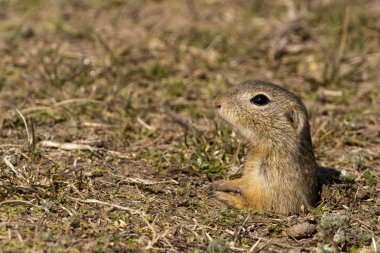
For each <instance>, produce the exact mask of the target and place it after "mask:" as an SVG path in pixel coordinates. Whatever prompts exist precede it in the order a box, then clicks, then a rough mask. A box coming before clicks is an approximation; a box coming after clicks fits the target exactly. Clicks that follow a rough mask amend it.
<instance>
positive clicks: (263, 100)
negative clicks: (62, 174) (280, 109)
mask: <svg viewBox="0 0 380 253" xmlns="http://www.w3.org/2000/svg"><path fill="white" fill-rule="evenodd" d="M250 102H251V104H255V105H266V104H268V103H269V98H268V97H267V96H265V95H263V94H258V95H256V96H254V97H253V98H251V100H250Z"/></svg>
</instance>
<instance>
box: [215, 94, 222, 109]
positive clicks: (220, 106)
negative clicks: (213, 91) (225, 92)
mask: <svg viewBox="0 0 380 253" xmlns="http://www.w3.org/2000/svg"><path fill="white" fill-rule="evenodd" d="M220 100H221V99H220V96H218V97H217V98H216V99H215V107H216V109H220V108H222V103H221V101H220Z"/></svg>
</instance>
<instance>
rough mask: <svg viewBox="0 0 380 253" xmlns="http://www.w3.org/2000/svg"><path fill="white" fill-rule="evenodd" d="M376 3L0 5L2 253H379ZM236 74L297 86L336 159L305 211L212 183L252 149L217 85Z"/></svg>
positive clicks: (234, 170)
mask: <svg viewBox="0 0 380 253" xmlns="http://www.w3.org/2000/svg"><path fill="white" fill-rule="evenodd" d="M379 16H380V4H379V2H378V1H376V0H373V1H338V0H336V1H334V0H324V1H285V0H281V1H280V0H277V1H261V0H258V1H242V0H239V1H236V0H229V1H214V0H199V1H192V0H188V1H140V0H130V1H122V0H111V1H98V0H89V1H82V0H70V1H66V0H57V1H53V0H51V1H48V0H33V1H22V0H12V1H5V0H3V1H0V110H1V114H0V126H1V129H0V155H1V164H0V169H1V171H0V177H1V180H0V198H1V199H0V245H1V249H2V251H4V252H43V251H46V252H93V251H96V252H140V251H142V250H146V251H152V252H204V251H209V252H259V251H263V252H272V251H274V252H290V251H292V252H299V251H312V252H340V251H345V252H358V251H359V250H361V252H370V251H371V250H372V251H373V250H375V249H376V247H377V251H378V252H379V244H380V241H379V237H380V232H379V230H380V218H379V217H380V216H379V215H380V200H379V196H380V189H379V187H380V186H379V177H380V176H379V168H380V125H379V123H380V81H379V80H380V72H379V66H380V45H379V41H380V19H379ZM245 79H263V80H269V81H273V82H275V83H279V84H281V85H283V86H285V87H287V88H289V89H291V90H292V91H294V92H295V93H297V94H299V95H300V96H301V97H302V99H303V100H304V101H305V104H306V106H307V108H308V110H309V113H310V123H311V127H312V137H313V141H314V146H315V152H316V157H317V159H318V163H319V164H320V165H322V166H325V167H329V168H333V169H335V170H337V171H339V172H340V175H339V173H338V175H335V176H331V177H328V179H329V183H328V184H326V185H325V186H324V187H323V191H322V196H321V202H320V204H319V205H318V207H317V208H316V209H315V210H312V211H311V213H309V214H302V215H298V216H289V217H284V216H276V215H274V214H270V213H268V214H265V215H258V214H256V213H255V211H254V210H244V211H237V210H232V209H229V208H227V207H225V206H223V205H222V204H220V203H219V202H217V201H215V200H213V199H212V198H210V197H209V196H208V193H209V190H208V187H209V185H210V183H211V182H212V181H215V180H219V179H223V178H224V179H228V178H231V177H236V175H238V174H239V172H240V170H239V169H240V168H241V164H242V163H243V162H244V159H243V157H244V153H245V152H246V147H245V145H244V143H240V142H239V140H238V139H237V138H235V137H234V135H233V134H231V132H230V131H229V130H228V129H227V128H226V127H225V126H224V125H223V124H221V123H220V122H219V121H218V120H217V119H216V118H215V116H214V112H213V98H215V96H216V95H217V94H218V93H220V92H223V91H225V90H226V89H227V88H229V87H231V86H233V85H235V84H237V83H239V82H240V81H242V80H245ZM16 109H17V110H18V112H17V111H16ZM24 119H25V122H24ZM25 125H27V127H25ZM63 143H66V144H64V145H62V144H63ZM238 150H240V151H238Z"/></svg>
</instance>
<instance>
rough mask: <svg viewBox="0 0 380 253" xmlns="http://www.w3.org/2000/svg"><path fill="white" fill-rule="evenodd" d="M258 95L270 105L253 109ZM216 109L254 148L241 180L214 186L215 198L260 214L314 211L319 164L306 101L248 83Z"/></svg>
mask: <svg viewBox="0 0 380 253" xmlns="http://www.w3.org/2000/svg"><path fill="white" fill-rule="evenodd" d="M257 94H264V95H266V96H267V97H268V98H269V100H270V102H269V103H268V104H266V105H261V106H260V105H255V104H252V103H251V102H250V99H251V98H252V97H254V96H255V95H257ZM215 104H216V106H217V111H218V113H219V115H220V116H221V117H222V118H223V119H224V120H225V121H227V122H228V123H229V124H230V125H231V126H232V128H233V129H234V130H235V131H236V132H238V133H240V134H241V135H242V136H243V137H244V138H245V139H247V140H248V141H249V144H250V146H251V150H250V152H249V153H248V154H247V157H246V163H245V167H244V172H243V176H242V178H240V179H236V180H231V181H223V182H217V183H215V184H214V190H215V192H214V193H215V196H216V197H217V198H218V199H219V200H221V201H222V202H224V203H226V204H227V205H229V206H232V207H236V208H245V207H250V208H253V209H256V210H257V211H259V212H264V211H274V212H276V213H280V214H290V213H298V212H300V211H302V210H303V209H306V208H307V207H308V206H312V205H313V204H314V203H315V200H316V176H315V173H316V169H317V164H316V162H315V158H314V154H313V149H312V143H311V137H310V127H309V123H308V116H307V112H306V109H305V106H304V105H303V103H302V101H301V100H300V99H299V98H298V97H297V96H296V95H294V94H293V93H291V92H289V91H287V90H285V89H284V88H282V87H280V86H277V85H275V84H272V83H268V82H264V81H246V82H243V83H242V84H240V85H238V86H235V87H233V88H232V89H230V90H229V91H227V92H226V93H224V94H222V95H220V96H218V97H217V99H216V101H215Z"/></svg>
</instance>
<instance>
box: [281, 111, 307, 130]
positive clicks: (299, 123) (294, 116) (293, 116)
mask: <svg viewBox="0 0 380 253" xmlns="http://www.w3.org/2000/svg"><path fill="white" fill-rule="evenodd" d="M285 116H286V118H287V119H288V120H289V122H290V124H291V125H292V126H293V128H294V129H295V130H296V131H297V132H298V133H299V132H300V131H301V130H302V128H303V125H304V120H303V117H302V116H303V115H302V114H301V112H300V111H299V110H297V109H296V108H294V107H293V108H291V109H290V111H288V112H287V113H286V114H285Z"/></svg>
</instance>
